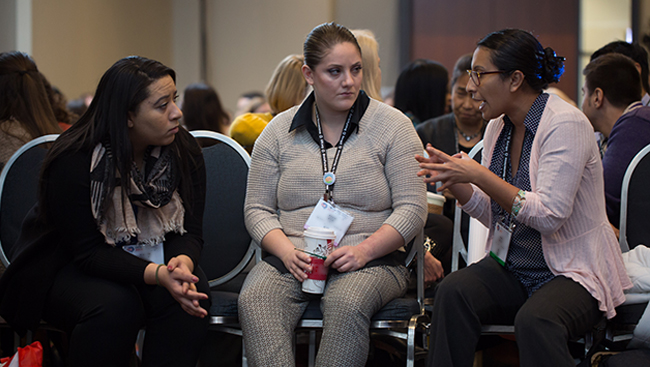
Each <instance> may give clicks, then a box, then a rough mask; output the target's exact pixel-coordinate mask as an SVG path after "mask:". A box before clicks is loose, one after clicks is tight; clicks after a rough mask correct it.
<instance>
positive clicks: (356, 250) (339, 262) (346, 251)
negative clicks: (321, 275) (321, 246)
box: [324, 246, 369, 273]
mask: <svg viewBox="0 0 650 367" xmlns="http://www.w3.org/2000/svg"><path fill="white" fill-rule="evenodd" d="M368 261H369V259H368V256H367V254H366V253H365V251H364V250H363V249H362V248H361V247H359V246H342V247H339V248H337V249H336V250H334V251H333V252H332V253H331V254H329V255H327V260H325V264H324V265H325V266H329V267H331V268H333V269H336V270H338V271H339V272H340V273H345V272H348V271H355V270H359V269H361V268H363V267H364V266H365V265H366V263H367V262H368Z"/></svg>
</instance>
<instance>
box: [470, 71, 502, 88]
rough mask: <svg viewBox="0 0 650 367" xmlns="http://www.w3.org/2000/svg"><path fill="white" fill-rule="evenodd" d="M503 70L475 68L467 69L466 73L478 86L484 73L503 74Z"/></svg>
mask: <svg viewBox="0 0 650 367" xmlns="http://www.w3.org/2000/svg"><path fill="white" fill-rule="evenodd" d="M505 72H506V71H505V70H497V71H476V70H467V74H468V75H469V78H470V79H471V80H472V82H473V83H474V84H476V86H477V87H478V86H479V85H481V75H486V74H503V73H505Z"/></svg>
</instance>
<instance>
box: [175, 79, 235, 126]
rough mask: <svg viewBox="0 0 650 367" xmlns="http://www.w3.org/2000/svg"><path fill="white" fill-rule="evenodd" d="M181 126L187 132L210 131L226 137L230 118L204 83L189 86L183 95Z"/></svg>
mask: <svg viewBox="0 0 650 367" xmlns="http://www.w3.org/2000/svg"><path fill="white" fill-rule="evenodd" d="M183 124H184V125H185V127H186V128H187V130H189V131H192V130H210V131H216V132H218V133H222V134H224V135H228V130H229V129H230V116H228V114H227V113H226V111H225V110H224V108H223V106H222V105H221V99H220V98H219V95H218V94H217V91H216V90H214V88H212V87H211V86H209V85H207V84H205V83H194V84H190V85H188V86H187V88H185V92H184V93H183Z"/></svg>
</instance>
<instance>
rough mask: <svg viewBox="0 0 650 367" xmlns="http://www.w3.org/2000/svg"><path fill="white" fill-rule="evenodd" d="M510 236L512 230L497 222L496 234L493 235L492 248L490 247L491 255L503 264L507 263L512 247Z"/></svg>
mask: <svg viewBox="0 0 650 367" xmlns="http://www.w3.org/2000/svg"><path fill="white" fill-rule="evenodd" d="M510 237H512V231H511V230H510V229H509V228H507V227H505V226H504V225H502V224H501V223H500V222H497V225H496V228H495V231H494V236H493V237H492V248H490V256H492V257H493V258H494V260H496V261H497V262H498V263H499V264H501V266H504V265H505V264H506V259H507V258H508V250H509V249H510Z"/></svg>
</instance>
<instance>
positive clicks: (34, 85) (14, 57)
mask: <svg viewBox="0 0 650 367" xmlns="http://www.w3.org/2000/svg"><path fill="white" fill-rule="evenodd" d="M10 119H14V120H16V121H17V122H18V123H20V124H21V125H22V126H23V128H24V129H25V130H26V131H27V132H28V133H29V135H31V137H32V138H36V137H39V136H41V135H46V134H58V133H60V132H61V129H60V128H59V125H58V124H57V121H56V118H55V116H54V112H53V110H52V106H51V105H50V102H49V100H48V96H47V91H46V90H45V85H44V84H43V78H42V77H41V74H40V72H39V71H38V68H37V67H36V63H34V60H33V59H32V58H31V57H30V56H29V55H28V54H26V53H23V52H19V51H12V52H3V53H0V121H7V120H10Z"/></svg>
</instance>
